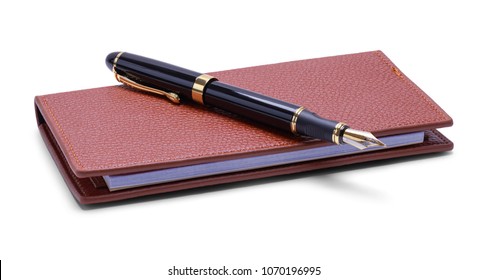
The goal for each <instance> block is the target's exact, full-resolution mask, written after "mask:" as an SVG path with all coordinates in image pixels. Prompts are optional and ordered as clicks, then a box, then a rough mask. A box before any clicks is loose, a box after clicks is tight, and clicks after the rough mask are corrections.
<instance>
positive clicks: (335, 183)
mask: <svg viewBox="0 0 487 280" xmlns="http://www.w3.org/2000/svg"><path fill="white" fill-rule="evenodd" d="M452 153H453V152H452V151H449V152H442V153H432V154H425V155H413V156H407V157H401V158H394V159H383V160H378V161H371V162H364V163H357V164H352V165H346V166H339V167H332V168H327V169H321V170H313V171H305V172H301V173H295V174H288V175H279V176H274V177H267V178H261V179H253V180H247V181H241V182H233V183H225V184H219V185H213V186H206V187H201V188H194V189H187V190H180V191H175V192H170V193H162V194H155V195H150V196H144V197H137V198H131V199H127V200H122V201H114V202H106V203H100V204H89V205H83V204H79V203H78V204H79V206H80V208H81V209H83V210H87V211H89V210H96V209H103V208H109V207H117V206H122V205H131V204H138V203H147V202H152V201H164V200H171V199H177V198H183V197H190V196H195V195H203V194H208V193H217V192H223V191H229V190H232V189H241V188H254V187H255V188H256V187H259V186H260V185H266V184H270V183H276V182H284V181H291V180H296V179H300V178H304V177H313V178H316V180H319V182H320V183H322V184H321V186H322V187H325V188H329V189H333V190H335V191H340V192H344V193H349V194H353V195H359V196H367V197H375V198H377V197H380V194H378V193H377V192H375V191H373V190H371V189H369V188H367V187H366V186H358V185H356V184H351V183H348V182H346V181H342V180H338V179H336V178H334V177H333V176H330V175H332V174H339V173H345V172H350V171H353V170H358V169H368V168H377V167H381V166H385V165H395V164H401V163H406V162H411V161H419V160H426V159H432V158H441V157H446V156H449V155H451V154H452Z"/></svg>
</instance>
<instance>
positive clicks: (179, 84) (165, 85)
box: [106, 52, 385, 150]
mask: <svg viewBox="0 0 487 280" xmlns="http://www.w3.org/2000/svg"><path fill="white" fill-rule="evenodd" d="M106 65H107V67H108V68H109V69H110V70H111V71H113V73H114V74H115V78H116V79H117V81H119V82H121V83H123V84H126V85H128V86H130V87H133V88H136V89H139V90H143V91H148V92H151V93H155V94H158V95H163V96H165V97H167V98H169V99H170V100H171V101H172V102H174V103H180V100H181V99H183V100H190V101H191V100H192V101H194V102H197V103H200V104H203V105H208V106H213V107H217V108H220V109H223V110H225V111H228V112H231V113H234V114H237V115H240V116H243V117H246V118H248V119H251V120H254V121H257V122H260V123H264V124H267V125H269V126H272V127H276V128H279V129H282V130H286V131H290V132H292V133H294V134H296V135H301V136H308V137H312V138H316V139H320V140H325V141H328V142H332V143H335V144H344V143H347V144H350V145H352V146H354V147H356V148H357V149H360V150H362V149H365V148H368V147H372V146H385V144H384V143H382V142H381V141H380V140H379V139H377V138H376V137H374V135H372V133H370V132H366V131H360V130H356V129H352V128H350V127H349V126H348V125H346V124H344V123H342V122H338V121H334V120H328V119H325V118H321V117H320V116H318V115H317V114H315V113H313V112H311V111H309V110H307V109H305V108H304V107H302V106H298V105H294V104H291V103H288V102H285V101H282V100H278V99H275V98H272V97H269V96H265V95H263V94H260V93H257V92H253V91H250V90H247V89H243V88H239V87H236V86H232V85H229V84H226V83H223V82H220V81H218V80H217V79H216V78H215V77H212V76H210V75H207V74H202V73H198V72H195V71H191V70H188V69H185V68H182V67H179V66H175V65H172V64H169V63H165V62H162V61H158V60H154V59H151V58H147V57H143V56H139V55H135V54H131V53H127V52H113V53H110V54H109V55H108V56H107V57H106Z"/></svg>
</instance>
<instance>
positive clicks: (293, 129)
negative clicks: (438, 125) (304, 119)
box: [291, 106, 304, 135]
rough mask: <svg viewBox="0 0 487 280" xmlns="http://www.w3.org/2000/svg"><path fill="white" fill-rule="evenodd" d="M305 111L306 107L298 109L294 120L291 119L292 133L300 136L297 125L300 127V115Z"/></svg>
mask: <svg viewBox="0 0 487 280" xmlns="http://www.w3.org/2000/svg"><path fill="white" fill-rule="evenodd" d="M303 110H304V107H303V106H301V107H299V108H298V109H296V111H295V112H294V115H293V118H292V119H291V132H292V133H294V134H296V135H298V128H297V125H298V117H299V114H301V112H302V111H303Z"/></svg>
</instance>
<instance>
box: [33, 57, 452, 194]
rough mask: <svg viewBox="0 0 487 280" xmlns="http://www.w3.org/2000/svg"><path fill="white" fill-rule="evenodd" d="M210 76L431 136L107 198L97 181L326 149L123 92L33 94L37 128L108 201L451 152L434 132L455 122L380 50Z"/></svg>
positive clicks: (78, 179)
mask: <svg viewBox="0 0 487 280" xmlns="http://www.w3.org/2000/svg"><path fill="white" fill-rule="evenodd" d="M211 74H212V75H214V76H216V77H218V78H219V80H220V81H223V82H227V83H230V84H234V85H238V86H241V87H244V88H248V89H251V90H254V91H257V92H262V93H265V94H266V95H270V96H273V97H276V98H279V99H282V100H286V101H288V102H291V103H295V104H300V105H303V106H305V107H306V108H308V109H309V110H311V111H314V112H316V113H317V114H319V115H321V116H323V117H326V118H330V119H335V120H340V121H342V122H345V123H347V124H349V125H350V126H352V127H354V128H357V129H362V130H368V131H372V132H374V134H376V135H377V136H385V135H392V134H399V133H406V132H413V131H427V134H426V135H427V137H426V139H425V142H424V143H423V144H419V145H414V146H410V147H402V148H396V149H391V150H385V151H376V152H371V153H365V154H358V155H351V156H342V157H337V158H331V159H324V160H318V161H311V162H306V163H299V164H292V165H285V166H279V167H271V168H265V169H259V170H253V171H245V172H238V173H233V174H226V175H217V176H210V177H205V178H199V179H191V180H184V181H180V182H173V183H165V184H160V185H154V186H148V187H142V188H135V189H127V190H121V191H117V192H109V191H108V190H107V188H104V187H100V186H102V185H103V181H102V180H100V178H99V176H102V175H114V174H124V173H129V172H139V171H147V170H154V169H161V168H167V167H174V166H182V165H188V164H195V163H202V162H211V161H219V160H224V159H231V158H240V157H245V156H250V155H258V154H272V153H279V152H281V151H290V150H296V149H303V148H309V147H314V146H319V145H327V144H325V143H323V142H320V141H315V140H310V139H303V138H300V137H295V136H292V135H290V134H289V133H286V132H281V131H277V130H274V129H271V128H269V127H266V126H262V125H259V124H255V123H252V122H250V121H248V120H245V119H243V118H240V117H237V116H234V115H230V114H228V113H225V112H223V111H221V110H217V109H213V108H208V107H203V106H199V105H195V104H183V105H174V104H171V103H170V102H169V101H167V100H165V99H162V98H161V97H157V96H153V95H149V94H143V93H140V92H137V91H134V90H131V89H128V88H125V87H124V86H111V87H104V88H95V89H88V90H81V91H73V92H66V93H58V94H51V95H44V96H37V97H36V98H35V104H36V111H37V119H38V124H39V129H40V131H41V134H42V136H43V138H44V140H45V142H46V145H47V146H48V148H49V150H50V152H51V154H52V156H53V158H54V160H55V161H56V163H57V165H58V167H59V169H60V170H61V172H62V174H63V177H64V179H65V181H66V182H67V184H68V186H69V188H70V190H71V192H72V193H73V195H74V196H75V197H76V199H77V200H78V201H79V202H80V203H82V204H90V203H99V202H108V201H115V200H121V199H127V198H132V197H139V196H143V195H149V194H156V193H163V192H170V191H175V190H181V189H188V188H194V187H200V186H207V185H214V184H221V183H228V182H235V181H241V180H248V179H255V178H262V177H268V176H275V175H280V174H289V173H296V172H302V171H307V170H313V169H320V168H327V167H332V166H340V165H346V164H352V163H357V162H364V161H371V160H378V159H385V158H393V157H400V156H406V155H414V154H422V153H429V152H439V151H447V150H451V149H452V148H453V144H452V143H451V142H450V141H449V140H448V139H446V138H445V137H444V136H442V135H441V134H440V133H439V132H437V131H436V130H435V128H439V127H444V126H450V125H452V119H451V118H450V117H449V116H448V115H447V114H446V113H445V112H444V111H443V110H442V109H441V108H440V107H439V106H438V105H437V104H436V103H435V102H434V101H433V100H431V99H430V98H429V97H428V96H427V95H426V94H425V93H424V92H423V91H422V90H421V89H419V88H418V87H417V86H416V85H415V84H414V83H413V82H411V81H410V80H409V79H408V78H407V77H406V76H405V75H404V74H403V73H402V72H401V71H400V70H399V69H398V68H397V67H396V66H395V65H394V64H393V63H392V62H391V61H390V60H389V59H388V58H387V57H386V56H385V55H384V54H383V53H382V52H380V51H375V52H367V53H359V54H350V55H342V56H335V57H326V58H319V59H310V60H302V61H294V62H286V63H278V64H272V65H264V66H256V67H249V68H243V69H235V70H228V71H222V72H216V73H211ZM97 186H98V187H97Z"/></svg>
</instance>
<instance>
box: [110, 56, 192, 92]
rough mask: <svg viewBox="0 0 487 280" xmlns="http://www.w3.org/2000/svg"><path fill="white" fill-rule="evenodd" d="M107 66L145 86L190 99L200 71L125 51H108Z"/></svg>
mask: <svg viewBox="0 0 487 280" xmlns="http://www.w3.org/2000/svg"><path fill="white" fill-rule="evenodd" d="M105 63H106V65H107V67H108V68H109V69H110V70H113V71H114V72H116V73H117V74H119V75H121V76H124V77H127V78H129V79H131V80H134V81H136V82H137V83H140V84H143V85H145V86H149V87H154V88H157V89H160V90H164V91H168V92H173V93H176V94H178V95H180V96H181V97H183V98H185V99H191V93H192V92H191V91H192V88H193V84H194V82H195V80H196V78H197V77H198V76H200V75H201V73H198V72H195V71H191V70H188V69H185V68H182V67H178V66H175V65H172V64H169V63H165V62H162V61H158V60H155V59H151V58H147V57H143V56H140V55H135V54H131V53H126V52H113V53H110V54H109V55H108V56H107V57H106V60H105Z"/></svg>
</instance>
